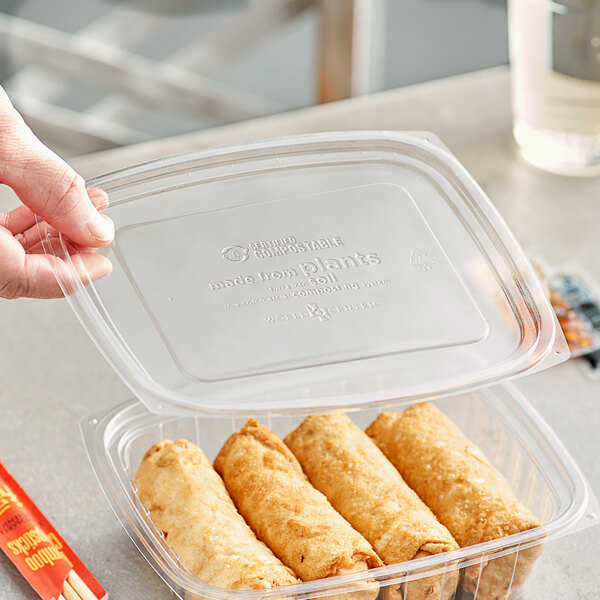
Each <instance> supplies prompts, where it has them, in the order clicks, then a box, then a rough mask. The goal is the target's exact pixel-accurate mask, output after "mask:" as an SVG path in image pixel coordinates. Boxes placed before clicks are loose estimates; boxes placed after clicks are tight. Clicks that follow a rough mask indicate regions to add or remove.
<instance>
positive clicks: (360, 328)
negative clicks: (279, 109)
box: [47, 132, 568, 414]
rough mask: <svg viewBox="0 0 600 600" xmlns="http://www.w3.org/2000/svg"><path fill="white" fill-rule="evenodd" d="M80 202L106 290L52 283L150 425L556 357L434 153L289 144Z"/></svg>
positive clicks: (419, 383)
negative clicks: (93, 231) (153, 419)
mask: <svg viewBox="0 0 600 600" xmlns="http://www.w3.org/2000/svg"><path fill="white" fill-rule="evenodd" d="M88 183H89V185H90V186H92V185H93V186H100V187H102V188H103V189H104V190H106V191H107V192H108V194H109V196H110V199H111V205H110V207H109V208H108V209H107V210H106V213H107V214H108V215H109V216H110V217H111V218H112V220H113V221H114V223H115V227H116V237H115V241H114V243H113V244H112V245H110V246H109V247H107V248H104V249H102V250H101V251H100V252H102V253H103V254H104V255H105V256H107V257H108V258H109V259H110V260H111V261H112V264H113V273H112V274H111V275H110V276H109V277H107V278H105V279H102V280H100V281H98V282H95V283H92V284H89V285H88V286H87V287H84V285H83V283H82V281H81V280H79V279H78V278H76V277H75V276H74V273H73V272H72V271H69V269H64V268H63V269H61V270H60V271H57V276H58V277H60V278H61V284H62V285H63V287H64V289H66V290H67V291H68V292H69V293H70V295H69V302H70V303H71V306H72V307H73V309H74V311H75V313H76V314H77V316H78V317H79V319H80V320H81V322H82V324H83V325H84V327H85V328H86V330H87V331H88V333H89V334H90V336H91V337H92V339H93V340H94V341H95V342H96V344H97V345H98V347H99V348H100V350H101V351H102V352H103V353H104V355H105V356H106V357H107V359H108V360H109V361H110V363H111V364H112V366H113V367H114V369H115V370H116V371H117V372H118V373H119V375H120V376H121V377H122V378H123V380H124V381H125V382H126V383H127V384H128V385H129V386H130V388H131V389H132V390H133V391H134V392H135V394H136V395H137V396H138V397H139V398H140V399H141V400H142V401H143V402H144V403H145V404H146V405H147V406H148V407H149V408H150V409H151V410H153V411H155V412H162V413H167V414H185V413H190V412H192V413H198V412H202V413H205V414H206V413H219V414H223V413H232V414H247V413H253V414H257V413H279V412H285V411H305V410H313V411H314V410H318V409H324V408H331V407H336V406H340V407H341V406H343V407H345V408H346V409H348V408H351V407H352V406H357V405H361V406H365V405H372V404H378V403H386V402H391V401H394V402H398V400H401V399H402V398H409V397H410V398H415V397H425V396H434V395H442V394H450V393H456V392H458V391H460V390H463V389H467V388H474V387H478V386H484V385H488V384H490V383H492V382H496V381H498V380H504V379H507V378H510V377H513V376H516V375H519V374H522V373H525V372H531V371H532V370H537V369H539V368H542V367H547V366H550V365H552V364H555V363H557V362H560V361H561V360H564V359H565V358H566V357H567V356H568V350H567V348H566V344H565V342H564V338H563V336H562V333H560V328H559V327H558V325H557V323H556V319H555V316H554V313H553V311H552V309H551V307H550V305H549V303H548V300H547V299H546V296H545V294H544V291H543V289H542V288H541V286H540V284H539V282H538V280H537V278H536V276H535V274H534V272H533V270H532V268H531V266H530V264H529V262H528V261H527V259H526V258H525V256H524V254H523V251H522V250H521V248H520V247H519V245H518V244H517V242H516V241H515V239H514V237H513V236H512V234H511V233H510V231H509V230H508V228H507V226H506V224H505V223H504V221H503V220H502V219H501V217H500V216H499V215H498V213H497V212H496V210H495V209H494V208H493V206H492V205H491V203H490V201H489V200H488V199H487V198H486V196H485V195H484V193H483V192H482V190H481V189H480V188H479V187H478V186H477V184H476V183H475V181H474V180H473V179H472V178H471V177H470V175H469V174H468V173H467V172H466V171H465V169H464V168H463V167H462V166H461V165H460V164H459V163H458V161H457V160H456V159H455V158H454V157H453V156H452V155H451V154H450V153H449V152H448V151H447V150H445V149H444V148H443V147H442V146H441V144H440V143H439V141H438V140H437V139H436V138H435V137H434V136H431V135H429V134H417V135H416V134H400V133H391V132H348V133H328V134H315V135H308V136H300V137H294V138H287V139H280V140H274V141H269V142H262V143H255V144H248V145H241V146H237V147H232V148H226V149H218V150H213V151H208V152H207V151H202V152H196V153H192V154H186V155H183V156H179V157H174V158H168V159H164V160H159V161H156V162H151V163H147V164H144V165H140V166H137V167H132V168H129V169H125V170H122V171H119V172H116V173H111V174H109V175H105V176H102V177H98V178H95V179H93V180H91V181H89V182H88ZM47 246H48V247H47V251H48V252H52V253H55V254H57V255H60V257H61V258H62V259H63V260H64V261H65V262H66V263H67V265H69V258H68V255H67V254H66V248H65V246H64V244H63V245H62V247H60V248H59V247H57V246H56V245H53V246H50V244H47ZM71 268H72V266H71Z"/></svg>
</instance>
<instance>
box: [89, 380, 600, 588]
mask: <svg viewBox="0 0 600 600" xmlns="http://www.w3.org/2000/svg"><path fill="white" fill-rule="evenodd" d="M437 404H438V406H439V408H441V409H442V410H443V411H444V412H445V413H446V414H448V415H449V416H450V417H451V418H452V419H453V420H454V421H455V422H456V423H457V424H458V425H459V426H460V427H461V428H462V429H463V431H464V432H465V433H466V435H467V436H468V437H469V438H470V439H471V440H472V441H474V442H475V443H476V444H477V445H479V446H480V447H481V448H482V449H483V451H484V452H485V453H486V455H487V456H488V457H489V458H490V460H491V461H492V462H493V463H494V465H495V466H496V467H497V468H498V469H500V471H501V472H502V473H503V475H504V476H505V477H506V479H507V480H508V482H509V483H510V484H511V486H512V488H513V490H514V491H515V492H516V494H517V496H518V497H519V499H520V500H521V501H522V502H523V503H524V504H525V505H526V506H528V507H530V508H531V510H532V511H533V512H534V513H535V514H536V515H537V517H538V518H539V519H540V521H542V523H543V525H542V526H541V527H539V528H536V529H533V530H530V531H526V532H523V533H519V534H517V535H511V536H507V537H504V538H501V539H497V540H494V541H491V542H487V543H484V544H479V545H476V546H471V547H467V548H463V549H461V550H458V551H455V552H449V553H446V554H441V555H435V556H431V557H426V558H422V559H418V560H413V561H410V562H406V563H401V564H396V565H390V566H386V567H382V568H379V569H373V570H370V571H368V574H365V573H362V574H361V573H356V574H353V575H348V576H343V577H335V578H330V579H322V580H318V581H312V582H305V583H301V584H298V585H294V586H286V587H285V588H274V589H271V590H266V591H265V590H262V591H250V592H249V591H228V590H223V589H218V588H214V587H211V586H208V585H206V584H204V583H203V582H202V581H200V580H199V579H198V578H197V577H195V576H194V575H193V574H192V573H190V572H189V571H187V570H186V569H185V568H184V567H183V566H182V564H181V563H180V562H179V560H178V557H177V556H176V554H175V553H174V552H173V551H172V550H171V549H170V548H169V546H168V545H167V544H166V542H165V541H164V538H163V536H162V532H160V531H159V530H158V529H157V528H156V527H154V525H153V524H152V522H151V520H150V518H149V515H148V512H147V510H146V509H145V508H144V506H143V505H142V504H141V503H140V501H139V499H138V498H137V495H136V491H135V486H134V483H133V480H134V478H135V473H136V470H137V468H138V466H139V464H140V462H141V459H142V457H143V455H144V453H145V452H146V450H147V449H148V448H149V447H150V446H151V445H152V444H153V443H155V442H157V441H159V440H161V439H164V438H170V439H178V438H187V439H189V440H191V441H193V442H194V443H196V444H197V445H199V446H200V447H201V448H203V449H204V451H205V452H206V454H207V456H208V457H209V458H210V459H211V460H212V459H213V458H214V456H215V455H216V453H217V452H218V450H219V448H220V446H221V445H222V443H223V442H224V441H225V439H226V438H227V437H228V436H229V435H230V434H231V432H232V431H234V430H235V429H237V428H238V427H240V426H241V425H242V423H243V419H242V418H234V417H226V416H224V417H221V418H210V417H171V418H166V417H164V416H160V415H156V414H153V413H152V412H150V411H148V410H147V409H146V408H145V407H144V406H142V405H141V404H140V403H139V402H137V401H135V400H133V401H131V402H128V403H126V404H123V405H121V406H118V407H116V408H114V409H112V410H109V411H107V412H104V413H102V414H99V415H97V416H95V417H92V418H89V419H86V420H85V421H83V422H82V431H83V436H84V440H85V445H86V448H87V451H88V455H89V457H90V460H91V463H92V465H93V468H94V471H95V473H96V476H97V478H98V480H99V482H100V485H101V486H102V489H103V490H104V493H105V495H106V497H107V499H108V501H109V503H110V505H111V506H112V508H113V510H114V511H115V513H116V515H117V517H118V518H119V519H120V521H121V523H122V524H123V527H124V528H125V529H126V531H127V533H128V534H129V535H130V537H131V539H132V540H133V541H134V543H135V544H136V546H137V547H138V549H139V550H140V552H141V553H142V554H143V555H144V556H145V558H146V559H147V560H148V562H149V563H150V564H151V565H152V567H153V568H154V569H155V570H156V571H157V572H158V574H159V575H160V576H161V577H162V578H163V579H164V581H165V582H166V583H167V584H168V585H169V586H170V587H171V588H172V589H173V590H174V591H175V593H176V594H178V595H179V597H180V598H185V599H186V600H195V599H200V598H203V599H215V600H217V599H218V600H236V599H239V600H241V599H242V598H243V599H244V600H259V599H261V600H262V599H265V600H266V599H268V598H281V597H283V596H285V598H289V599H296V598H298V599H299V598H303V599H310V598H319V597H327V596H331V595H336V596H338V595H340V594H343V593H346V592H351V591H355V590H360V589H364V585H365V581H367V579H373V578H374V579H376V580H377V581H378V582H379V585H380V586H381V589H382V591H385V590H386V588H387V587H388V586H391V585H394V586H395V587H397V585H398V584H400V583H403V582H410V581H413V580H416V579H421V578H423V577H427V576H430V575H434V574H439V573H444V572H448V571H450V570H456V569H460V570H461V576H462V574H463V573H464V570H465V569H466V568H467V567H470V566H475V567H476V568H478V567H480V566H481V565H485V564H486V563H487V562H488V561H490V560H494V559H498V558H500V557H503V556H510V557H511V558H510V560H511V561H512V560H513V558H514V560H515V561H516V560H517V557H518V555H519V553H520V552H523V550H525V549H527V548H530V547H533V546H537V545H540V544H542V543H547V542H548V541H550V540H552V539H554V538H558V537H562V536H564V535H566V534H569V533H573V532H576V531H579V530H581V529H584V528H586V527H589V526H592V525H594V524H596V522H597V520H598V514H599V512H598V505H597V502H596V500H595V498H594V496H593V493H592V492H591V490H590V488H589V485H588V483H587V482H586V480H585V478H584V476H583V475H582V473H581V472H580V470H579V468H578V467H577V465H576V464H575V462H574V461H573V459H572V457H571V456H570V455H569V453H568V451H567V450H566V449H565V448H564V446H563V445H562V443H561V442H560V440H559V439H558V438H557V437H556V435H555V434H554V433H553V432H552V431H551V429H550V428H549V426H548V425H547V424H546V423H545V422H544V420H543V419H542V418H541V417H540V415H539V414H538V413H537V412H536V411H535V410H534V409H533V407H532V406H531V405H530V404H529V403H528V402H527V400H525V399H524V398H523V397H522V396H521V395H520V394H519V393H518V392H517V391H516V389H515V388H514V387H513V386H511V385H505V386H494V387H492V388H489V389H486V390H482V391H478V392H470V393H464V394H461V395H459V396H455V397H452V398H445V399H441V400H438V401H437ZM378 412H379V411H378V410H376V409H375V410H373V409H361V410H357V411H354V412H352V413H350V414H351V416H352V418H353V419H354V420H355V421H356V423H357V424H359V425H360V426H361V427H363V428H364V427H366V426H367V425H368V424H369V423H370V422H371V421H372V420H373V419H375V417H376V416H377V414H378ZM301 420H302V416H279V417H271V418H266V419H264V422H265V424H267V425H268V426H269V427H271V428H272V429H273V430H274V431H275V432H276V433H277V434H279V435H280V436H283V435H285V434H286V433H288V432H289V431H291V430H292V429H293V428H295V427H296V426H298V425H299V423H300V421H301ZM543 560H544V557H543V554H542V557H541V558H540V559H539V560H538V562H541V561H543ZM409 585H410V584H409ZM361 586H362V588H361ZM462 597H463V598H466V597H469V598H470V597H471V596H462ZM430 600H438V599H437V598H431V599H430ZM475 600H476V596H475Z"/></svg>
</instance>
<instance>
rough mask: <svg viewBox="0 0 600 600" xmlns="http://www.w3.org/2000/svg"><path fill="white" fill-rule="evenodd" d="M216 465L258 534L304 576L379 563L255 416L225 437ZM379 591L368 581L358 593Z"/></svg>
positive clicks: (370, 595) (369, 594) (317, 576)
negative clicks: (365, 586)
mask: <svg viewBox="0 0 600 600" xmlns="http://www.w3.org/2000/svg"><path fill="white" fill-rule="evenodd" d="M214 466H215V469H216V470H217V472H218V473H219V474H220V475H221V477H222V478H223V481H224V482H225V485H226V486H227V489H228V490H229V493H230V494H231V497H232V498H233V500H234V502H235V504H236V506H237V508H238V510H239V511H240V513H241V514H242V515H243V516H244V518H245V519H246V521H247V522H248V523H249V524H250V526H251V527H252V529H253V530H254V532H255V533H256V535H257V537H258V538H259V539H260V540H262V541H263V542H265V543H266V544H267V545H268V546H269V547H270V548H271V549H272V550H273V552H274V553H275V554H276V555H277V556H278V557H279V558H280V559H281V560H282V562H284V563H285V564H286V565H288V566H289V567H291V568H292V569H293V570H294V572H295V573H296V574H297V575H298V577H300V579H302V580H303V581H311V580H314V579H321V578H324V577H334V576H336V575H343V574H347V573H352V572H357V571H365V570H367V569H368V568H371V567H379V566H382V565H383V563H382V562H381V560H380V559H379V557H378V556H377V554H375V552H374V551H373V549H372V548H371V546H370V545H369V543H368V542H367V541H366V540H365V539H364V538H363V537H362V536H361V535H360V534H359V533H358V532H357V531H355V530H354V529H352V527H351V526H350V525H349V524H348V522H347V521H345V520H344V519H343V518H342V517H341V516H340V515H339V514H338V513H337V512H336V511H335V510H334V509H333V507H332V506H331V504H329V502H328V501H327V498H325V496H324V495H323V494H321V492H319V491H317V490H316V489H315V488H314V487H313V486H312V485H311V484H310V483H309V482H308V479H307V478H306V475H305V474H304V473H303V471H302V468H301V467H300V465H299V463H298V461H297V460H296V458H295V457H294V455H293V454H292V453H291V452H290V451H289V449H288V448H287V446H285V444H284V443H283V442H282V441H281V440H280V439H279V438H278V437H277V436H276V435H275V434H274V433H273V432H272V431H271V430H270V429H268V428H267V427H265V426H264V425H261V424H260V423H258V422H257V421H255V420H254V419H249V420H248V422H247V423H246V425H245V426H244V427H242V429H240V430H239V431H237V432H236V433H234V434H233V435H232V436H231V437H230V438H229V439H228V440H227V441H226V442H225V445H224V446H223V448H221V451H220V452H219V454H218V456H217V458H216V459H215V463H214ZM377 593H378V586H377V585H376V584H375V582H371V583H370V584H369V585H368V586H367V588H366V589H365V590H363V591H361V592H359V594H358V596H357V597H359V598H361V599H362V598H364V599H365V600H368V599H374V598H375V597H376V596H377ZM339 597H340V596H338V598H339Z"/></svg>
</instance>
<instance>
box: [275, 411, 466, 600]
mask: <svg viewBox="0 0 600 600" xmlns="http://www.w3.org/2000/svg"><path fill="white" fill-rule="evenodd" d="M284 441H285V443H286V444H287V446H288V447H289V448H290V450H291V451H292V452H293V453H294V455H295V456H296V458H297V459H298V461H299V462H300V464H301V465H302V468H303V470H304V472H305V473H306V475H308V479H309V480H310V482H311V483H312V484H313V485H314V486H315V487H316V488H317V489H318V490H319V491H320V492H322V493H323V494H325V496H327V499H328V500H329V502H331V504H332V505H333V507H334V508H335V509H336V510H337V511H338V512H339V513H340V514H341V515H342V516H343V517H344V518H345V519H346V520H347V521H348V522H349V523H350V525H352V527H354V529H356V530H357V531H358V532H359V533H361V534H362V535H363V536H364V537H365V538H366V540H367V541H368V542H369V543H370V544H371V545H372V546H373V548H374V550H375V551H376V552H377V554H378V555H379V557H380V558H381V559H382V560H383V562H384V563H385V564H386V565H392V564H396V563H401V562H404V561H408V560H412V559H414V558H421V557H424V556H428V555H431V554H439V553H441V552H447V551H449V550H457V549H458V544H457V543H456V542H455V540H454V538H453V537H452V536H451V535H450V532H449V531H448V530H447V529H446V528H445V527H444V526H443V525H442V524H441V523H440V522H439V521H438V520H437V519H436V518H435V515H434V514H433V513H432V512H431V510H429V508H427V506H426V505H425V504H424V503H423V502H422V500H421V499H420V498H419V496H417V494H416V493H415V492H414V491H413V490H411V489H410V487H408V485H407V484H406V483H405V482H404V480H403V479H402V477H401V475H400V473H398V471H397V470H396V469H395V468H394V466H393V465H392V464H391V463H390V461H389V460H388V459H387V458H386V457H385V456H384V455H383V453H382V452H381V451H380V450H379V448H377V446H376V445H375V444H374V443H373V442H372V440H371V439H370V438H369V437H368V436H367V435H366V434H365V433H364V432H363V431H362V429H360V428H359V427H358V426H357V425H355V424H354V423H353V422H352V420H351V419H350V418H349V417H348V416H347V415H345V414H343V413H339V412H337V413H330V414H325V415H317V416H310V417H307V418H306V419H305V420H304V421H303V422H302V424H301V425H300V426H299V427H298V428H297V429H295V430H294V431H292V432H291V433H290V434H288V435H287V436H286V437H285V439H284ZM457 584H458V571H456V570H454V571H448V572H447V573H446V574H445V576H444V575H436V576H431V577H426V578H423V579H418V580H414V581H411V582H409V583H408V584H406V585H405V587H406V592H404V590H402V591H401V592H399V596H400V597H401V598H404V597H405V598H406V600H421V599H431V600H446V599H448V598H451V597H452V595H453V594H454V592H455V590H456V586H457ZM396 587H397V586H396Z"/></svg>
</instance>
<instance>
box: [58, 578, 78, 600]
mask: <svg viewBox="0 0 600 600" xmlns="http://www.w3.org/2000/svg"><path fill="white" fill-rule="evenodd" d="M62 595H63V596H64V597H65V600H81V596H80V595H79V594H78V593H77V592H76V591H75V590H74V589H73V587H72V586H71V584H70V583H69V582H68V581H65V582H64V583H63V590H62Z"/></svg>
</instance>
